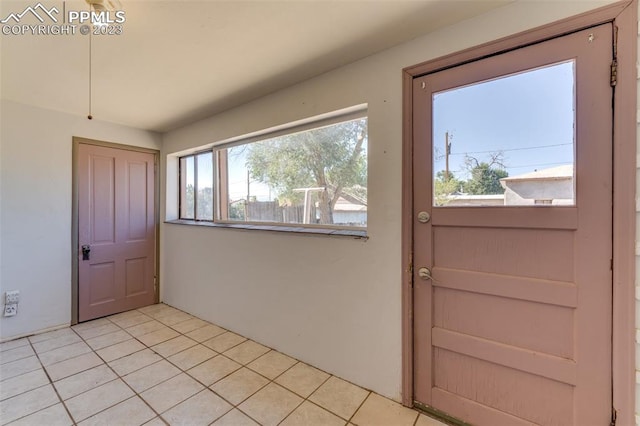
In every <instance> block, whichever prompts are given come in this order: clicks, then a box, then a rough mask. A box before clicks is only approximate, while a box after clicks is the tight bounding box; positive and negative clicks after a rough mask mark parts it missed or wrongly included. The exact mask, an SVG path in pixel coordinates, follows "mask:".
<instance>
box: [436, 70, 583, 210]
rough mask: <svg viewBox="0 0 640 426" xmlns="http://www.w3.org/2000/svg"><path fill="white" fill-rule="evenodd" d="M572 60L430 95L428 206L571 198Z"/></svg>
mask: <svg viewBox="0 0 640 426" xmlns="http://www.w3.org/2000/svg"><path fill="white" fill-rule="evenodd" d="M574 129H575V63H574V61H567V62H562V63H558V64H553V65H549V66H546V67H543V68H537V69H534V70H529V71H525V72H522V73H518V74H514V75H509V76H505V77H501V78H497V79H494V80H488V81H482V82H479V83H475V84H471V85H468V86H464V87H457V88H455V89H450V90H446V91H442V92H438V93H435V94H434V95H433V184H434V191H433V194H434V196H433V204H434V206H447V207H455V206H517V205H536V206H557V205H573V204H575V171H574V159H575V147H574V141H575V134H574Z"/></svg>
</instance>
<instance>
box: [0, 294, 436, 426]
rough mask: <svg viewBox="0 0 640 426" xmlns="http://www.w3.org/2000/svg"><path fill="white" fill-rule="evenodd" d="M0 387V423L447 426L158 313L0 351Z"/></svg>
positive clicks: (188, 320) (208, 327) (229, 336)
mask: <svg viewBox="0 0 640 426" xmlns="http://www.w3.org/2000/svg"><path fill="white" fill-rule="evenodd" d="M0 380H1V381H0V424H2V425H5V424H11V425H30V426H32V425H47V426H54V425H61V426H62V425H81V426H85V425H87V426H88V425H118V426H119V425H143V424H144V425H149V426H152V425H153V426H155V425H165V424H170V425H189V426H196V425H210V424H212V425H215V426H243V425H263V426H271V425H283V426H307V425H308V426H313V425H323V426H324V425H328V426H332V425H343V426H344V425H346V424H349V425H360V426H364V425H381V426H404V425H408V426H414V425H415V426H442V425H443V423H440V422H438V421H436V420H433V419H431V418H429V417H426V416H424V415H422V414H419V413H418V412H417V411H414V410H410V409H407V408H405V407H403V406H401V405H400V404H397V403H395V402H393V401H391V400H389V399H386V398H384V397H382V396H380V395H377V394H375V393H373V392H370V391H368V390H365V389H362V388H360V387H358V386H355V385H353V384H351V383H349V382H346V381H344V380H342V379H340V378H338V377H335V376H332V375H330V374H328V373H325V372H323V371H320V370H318V369H316V368H314V367H312V366H310V365H307V364H304V363H302V362H299V361H297V360H295V359H293V358H291V357H289V356H287V355H285V354H282V353H280V352H277V351H274V350H272V349H270V348H267V347H265V346H263V345H260V344H259V343H256V342H254V341H251V340H248V339H246V338H244V337H242V336H239V335H237V334H234V333H232V332H230V331H227V330H224V329H223V328H220V327H218V326H216V325H213V324H210V323H208V322H206V321H203V320H201V319H199V318H195V317H193V316H191V315H189V314H187V313H185V312H182V311H180V310H178V309H175V308H172V307H170V306H167V305H164V304H159V305H152V306H147V307H145V308H142V309H138V310H134V311H129V312H124V313H121V314H117V315H113V316H111V317H107V318H101V319H98V320H94V321H91V322H87V323H83V324H79V325H76V326H73V327H69V328H64V329H60V330H56V331H52V332H49V333H44V334H38V335H35V336H31V337H28V338H23V339H18V340H13V341H9V342H6V343H2V344H0Z"/></svg>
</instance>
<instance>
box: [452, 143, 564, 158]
mask: <svg viewBox="0 0 640 426" xmlns="http://www.w3.org/2000/svg"><path fill="white" fill-rule="evenodd" d="M565 145H573V142H569V143H557V144H553V145H538V146H529V147H525V148H510V149H498V150H495V149H494V150H491V151H473V152H461V153H450V154H449V155H467V154H489V153H496V152H506V151H524V150H528V149H540V148H553V147H557V146H565Z"/></svg>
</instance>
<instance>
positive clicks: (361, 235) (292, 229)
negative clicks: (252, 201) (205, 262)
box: [164, 219, 369, 240]
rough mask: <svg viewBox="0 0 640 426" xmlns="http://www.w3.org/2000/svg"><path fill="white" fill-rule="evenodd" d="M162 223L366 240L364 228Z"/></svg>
mask: <svg viewBox="0 0 640 426" xmlns="http://www.w3.org/2000/svg"><path fill="white" fill-rule="evenodd" d="M164 223H168V224H172V225H195V226H206V227H209V228H222V229H239V230H245V231H248V230H252V231H269V232H285V233H293V234H302V235H327V236H332V237H347V238H354V239H358V240H368V239H369V237H368V236H367V231H366V230H356V229H328V228H311V227H309V228H307V227H301V226H281V225H249V224H241V223H238V224H235V223H215V222H203V221H197V220H185V219H174V220H167V221H165V222H164Z"/></svg>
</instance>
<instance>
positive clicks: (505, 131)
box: [187, 61, 575, 201]
mask: <svg viewBox="0 0 640 426" xmlns="http://www.w3.org/2000/svg"><path fill="white" fill-rule="evenodd" d="M574 79H575V64H574V62H573V61H567V62H562V63H559V64H553V65H550V66H546V67H543V68H538V69H535V70H533V71H527V72H524V73H520V74H515V75H510V76H507V77H502V78H498V79H494V80H489V81H485V82H480V83H475V84H472V85H469V86H465V87H460V88H456V89H451V90H447V91H443V92H439V93H436V94H434V95H433V144H434V168H433V171H434V175H435V174H436V173H437V172H438V171H441V170H444V169H445V155H444V153H445V134H446V133H447V132H448V133H449V142H450V143H451V153H450V157H449V170H450V172H452V173H453V174H454V176H456V177H457V178H459V179H467V178H468V177H469V176H468V172H467V171H466V169H465V167H464V160H465V155H469V156H472V157H474V158H476V159H477V160H478V161H480V162H482V161H488V160H489V159H490V155H491V154H492V153H497V152H502V153H503V155H504V156H503V163H504V165H505V168H506V170H507V172H508V173H509V176H516V175H519V174H524V173H529V172H532V171H534V170H540V169H545V168H550V167H556V166H560V165H565V164H572V163H573V159H574V123H575V96H574V92H575V89H574ZM246 148H247V147H246V146H237V147H232V148H229V155H228V161H229V168H228V171H229V196H230V199H231V200H232V201H234V200H240V199H245V198H246V196H247V171H246V167H245V163H246V153H247V149H246ZM207 157H208V158H207V160H208V161H209V162H210V161H211V160H210V158H211V157H209V156H207ZM203 160H204V158H203ZM206 163H207V161H203V162H201V163H199V167H198V182H199V183H200V185H199V186H200V187H205V186H211V185H212V184H213V182H212V169H211V167H204V164H206ZM209 164H210V163H209ZM187 181H188V183H190V182H192V181H193V177H192V176H188V177H187ZM203 184H204V185H203ZM250 195H251V196H256V197H257V199H258V200H260V201H267V200H273V199H274V198H275V197H276V195H277V194H275V193H273V192H272V191H270V190H269V187H268V186H267V185H265V184H262V183H260V182H257V181H254V180H252V181H251V188H250Z"/></svg>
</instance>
